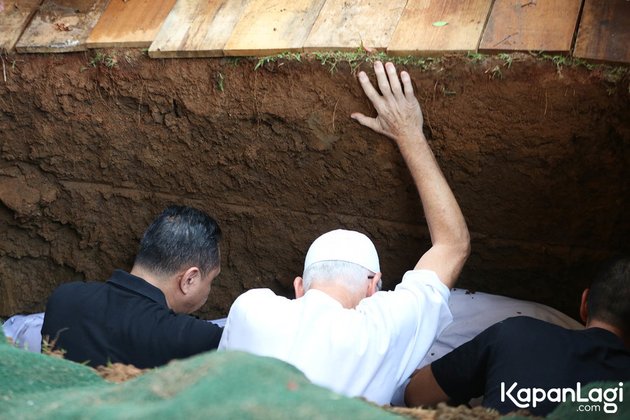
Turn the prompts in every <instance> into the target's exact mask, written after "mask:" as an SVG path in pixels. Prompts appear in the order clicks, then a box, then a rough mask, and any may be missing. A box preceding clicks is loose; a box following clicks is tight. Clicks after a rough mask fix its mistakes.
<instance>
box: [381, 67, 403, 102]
mask: <svg viewBox="0 0 630 420" xmlns="http://www.w3.org/2000/svg"><path fill="white" fill-rule="evenodd" d="M385 70H386V71H387V78H388V79H389V85H390V86H391V87H392V92H393V93H394V96H395V97H399V96H401V95H402V93H403V92H402V88H401V87H400V80H398V74H397V73H396V67H394V65H393V64H392V63H389V62H388V63H385Z"/></svg>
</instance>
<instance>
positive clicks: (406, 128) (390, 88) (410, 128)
mask: <svg viewBox="0 0 630 420" xmlns="http://www.w3.org/2000/svg"><path fill="white" fill-rule="evenodd" d="M374 73H375V74H376V80H377V82H378V88H379V90H380V91H381V93H382V95H381V94H379V93H378V92H377V91H376V89H375V88H374V86H372V82H370V79H369V78H368V76H367V74H365V72H363V71H362V72H359V82H360V83H361V87H362V88H363V91H364V92H365V94H366V95H367V97H368V98H369V99H370V101H371V102H372V105H374V108H375V109H376V111H377V113H378V115H377V116H376V117H375V118H371V117H368V116H366V115H364V114H362V113H360V112H355V113H353V114H352V115H351V117H352V118H354V119H355V120H356V121H358V122H359V123H360V124H362V125H364V126H366V127H369V128H371V129H372V130H374V131H376V132H377V133H381V134H384V135H386V136H387V137H389V138H391V139H393V140H395V141H396V142H399V141H401V140H410V139H413V138H418V137H423V134H422V123H423V118H422V110H421V109H420V104H419V103H418V100H417V99H416V97H415V95H414V93H413V87H412V85H411V78H410V77H409V73H407V72H406V71H402V72H401V73H400V80H399V79H398V74H397V73H396V68H395V67H394V65H393V64H392V63H386V64H385V66H383V63H381V62H380V61H376V62H375V63H374ZM401 80H402V85H401Z"/></svg>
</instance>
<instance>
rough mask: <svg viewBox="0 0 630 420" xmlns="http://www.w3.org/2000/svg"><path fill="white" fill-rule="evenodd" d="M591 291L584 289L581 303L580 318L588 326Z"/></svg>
mask: <svg viewBox="0 0 630 420" xmlns="http://www.w3.org/2000/svg"><path fill="white" fill-rule="evenodd" d="M589 292H590V289H584V291H583V292H582V301H581V302H580V318H582V321H583V322H584V323H585V324H586V323H587V322H588V294H589Z"/></svg>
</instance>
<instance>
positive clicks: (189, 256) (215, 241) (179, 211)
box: [135, 206, 221, 275]
mask: <svg viewBox="0 0 630 420" xmlns="http://www.w3.org/2000/svg"><path fill="white" fill-rule="evenodd" d="M220 240H221V229H220V228H219V225H218V224H217V222H216V221H215V220H214V219H213V218H212V217H210V216H208V215H207V214H206V213H204V212H203V211H201V210H197V209H195V208H192V207H186V206H169V207H167V208H166V209H165V210H164V211H163V212H162V214H160V215H159V216H158V217H157V218H156V219H155V220H154V221H153V223H151V225H150V226H149V227H148V228H147V230H146V231H145V232H144V235H143V237H142V241H141V242H140V250H139V251H138V255H136V260H135V264H138V265H139V266H142V267H144V268H146V269H149V270H151V271H152V272H154V273H156V274H162V275H170V274H174V273H176V272H177V271H178V270H181V269H182V268H187V267H193V266H196V267H199V269H200V270H201V272H202V275H207V274H208V273H209V272H210V271H212V270H213V269H214V268H216V267H218V266H219V263H220V254H219V241H220ZM186 266H187V267H186Z"/></svg>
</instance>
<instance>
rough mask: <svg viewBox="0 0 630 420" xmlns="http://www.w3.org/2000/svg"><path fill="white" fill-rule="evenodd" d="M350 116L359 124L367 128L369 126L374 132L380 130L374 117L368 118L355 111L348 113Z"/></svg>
mask: <svg viewBox="0 0 630 420" xmlns="http://www.w3.org/2000/svg"><path fill="white" fill-rule="evenodd" d="M350 117H351V118H352V119H353V120H355V121H356V122H358V123H359V124H361V125H364V126H366V127H368V128H371V129H372V130H374V131H376V132H380V125H379V123H378V122H377V121H376V118H370V117H368V116H367V115H364V114H361V113H360V112H355V113H353V114H352V115H350Z"/></svg>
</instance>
